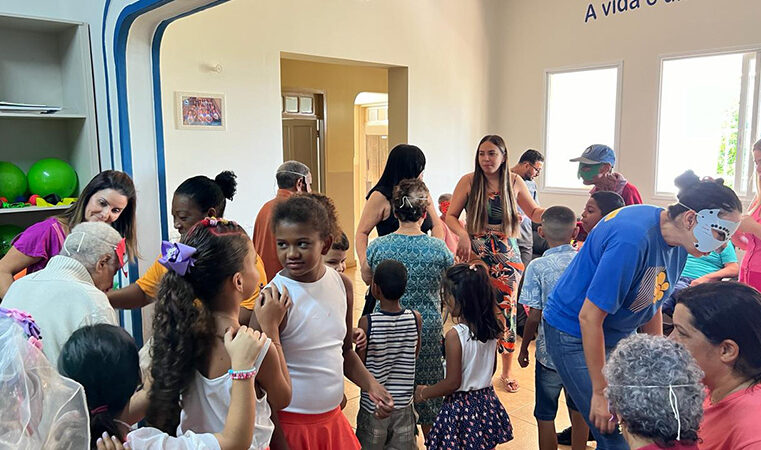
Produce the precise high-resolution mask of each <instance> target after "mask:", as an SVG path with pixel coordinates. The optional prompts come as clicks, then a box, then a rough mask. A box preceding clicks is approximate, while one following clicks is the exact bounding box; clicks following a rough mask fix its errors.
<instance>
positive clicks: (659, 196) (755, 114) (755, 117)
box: [653, 45, 761, 204]
mask: <svg viewBox="0 0 761 450" xmlns="http://www.w3.org/2000/svg"><path fill="white" fill-rule="evenodd" d="M738 53H755V54H756V67H755V69H756V71H755V72H756V73H755V78H754V85H753V89H754V92H755V95H753V93H751V95H753V106H752V110H751V120H750V132H751V137H750V146H749V148H748V149H747V151H749V152H752V146H753V143H754V139H757V138H754V136H758V137H761V136H759V130H758V125H759V97H761V92H760V91H759V87H760V86H761V79H760V77H761V46H760V45H755V46H746V47H732V48H724V49H713V50H704V51H698V52H690V53H679V54H668V55H661V56H660V67H659V80H658V112H657V115H656V118H655V126H656V133H655V153H654V160H653V167H655V178H654V179H653V192H654V193H655V194H654V195H653V197H654V198H655V199H656V200H674V196H675V194H674V193H673V192H664V191H659V190H658V176H659V171H660V167H659V164H658V161H659V157H660V151H661V149H660V143H661V108H662V105H661V102H662V100H663V95H662V93H663V65H664V63H665V62H667V61H677V60H684V59H690V58H703V57H707V56H719V55H731V54H738ZM747 64H748V60H747V59H743V73H742V78H741V81H740V82H741V83H742V85H741V86H740V105H739V112H738V117H737V119H738V120H737V123H738V127H739V129H738V130H737V142H738V145H740V143H741V142H743V141H744V140H745V137H746V136H745V127H743V126H742V125H741V124H743V123H745V119H746V113H747V110H748V108H747V106H748V104H747V102H748V90H747V87H748V79H747V71H746V70H745V66H746V65H747ZM748 157H749V156H748V154H747V153H745V150H743V154H742V155H737V157H736V158H735V180H734V186H735V187H737V186H739V185H740V184H741V183H740V181H741V180H742V178H741V177H742V163H743V159H744V158H748ZM685 169H686V168H685ZM754 171H755V169H754V165H753V164H749V165H748V173H747V174H746V176H747V179H748V185H747V186H745V190H746V192H747V193H746V194H745V195H739V194H738V197H739V198H740V200H741V201H742V202H743V203H745V204H747V203H749V202H751V201H752V200H753V198H754V197H755V194H754V193H753V190H754V186H753V184H754V183H755V176H754V175H753V172H754Z"/></svg>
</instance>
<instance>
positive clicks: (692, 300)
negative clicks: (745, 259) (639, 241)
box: [671, 281, 761, 450]
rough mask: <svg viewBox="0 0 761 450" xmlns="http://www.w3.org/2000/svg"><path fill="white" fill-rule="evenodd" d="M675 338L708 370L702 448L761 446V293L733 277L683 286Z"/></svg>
mask: <svg viewBox="0 0 761 450" xmlns="http://www.w3.org/2000/svg"><path fill="white" fill-rule="evenodd" d="M671 336H673V337H674V339H675V340H676V341H678V342H680V343H681V344H683V345H684V346H685V347H687V349H688V350H689V351H690V353H691V354H692V356H693V357H694V358H695V359H696V360H697V362H698V365H699V366H700V368H701V369H702V370H703V372H705V378H703V383H704V384H705V385H706V388H707V389H708V392H707V394H708V395H707V396H706V399H705V402H704V403H703V422H702V423H701V424H700V431H699V433H698V434H699V436H700V444H699V447H700V448H701V450H703V449H705V450H714V449H715V450H719V449H732V450H759V449H761V426H759V424H761V384H759V382H761V293H759V292H758V291H756V290H755V289H752V288H750V287H748V286H747V285H745V284H742V283H736V282H732V281H727V282H721V283H705V284H700V285H698V286H695V287H691V288H687V289H684V290H683V291H680V292H679V293H678V294H677V295H676V308H675V309H674V332H673V333H672V334H671Z"/></svg>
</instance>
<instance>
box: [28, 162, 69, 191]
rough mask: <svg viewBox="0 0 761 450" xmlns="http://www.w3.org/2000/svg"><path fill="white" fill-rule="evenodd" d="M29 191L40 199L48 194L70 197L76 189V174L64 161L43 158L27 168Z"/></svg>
mask: <svg viewBox="0 0 761 450" xmlns="http://www.w3.org/2000/svg"><path fill="white" fill-rule="evenodd" d="M27 179H28V181H29V191H30V192H31V193H32V194H37V195H39V196H40V197H45V196H47V195H50V194H57V195H58V196H60V197H62V198H64V197H71V195H72V194H73V193H74V191H75V190H76V189H77V172H75V171H74V168H72V167H71V165H69V163H67V162H66V161H62V160H60V159H58V158H45V159H41V160H39V161H37V162H36V163H34V164H33V165H32V167H30V168H29V173H28V174H27Z"/></svg>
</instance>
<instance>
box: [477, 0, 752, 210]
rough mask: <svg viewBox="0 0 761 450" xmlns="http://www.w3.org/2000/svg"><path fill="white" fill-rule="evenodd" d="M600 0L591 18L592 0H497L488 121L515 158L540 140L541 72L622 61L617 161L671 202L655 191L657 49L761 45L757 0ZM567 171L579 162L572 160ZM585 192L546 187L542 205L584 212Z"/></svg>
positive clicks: (662, 52)
mask: <svg viewBox="0 0 761 450" xmlns="http://www.w3.org/2000/svg"><path fill="white" fill-rule="evenodd" d="M594 3H595V6H596V8H597V13H598V19H597V20H596V21H590V22H589V23H587V24H585V23H584V17H585V13H586V8H587V5H588V2H587V1H586V0H584V1H582V0H532V1H524V0H507V1H505V2H503V3H501V9H500V12H499V14H498V15H499V18H500V22H501V26H500V32H499V33H497V34H496V35H495V36H494V39H495V41H494V42H495V47H494V48H493V49H492V55H493V58H494V60H495V61H498V62H499V63H500V66H499V67H498V68H497V69H496V70H497V72H498V73H499V75H498V79H497V80H496V83H495V84H493V85H492V89H493V90H496V92H498V98H499V101H497V102H495V103H494V105H495V108H494V109H493V110H492V112H493V117H494V121H492V122H491V125H492V127H493V129H494V130H495V131H496V132H498V133H502V134H503V136H504V137H505V138H506V140H507V142H508V145H509V147H510V148H511V156H513V158H515V157H517V156H519V155H520V154H521V152H522V151H523V150H524V149H526V148H528V147H533V148H537V149H542V145H543V135H542V134H543V126H544V94H545V93H544V90H545V87H544V86H545V78H544V71H545V70H547V69H556V68H563V67H580V66H584V65H594V64H600V63H616V62H619V61H623V89H622V92H623V94H622V98H621V101H622V104H621V128H620V134H619V142H620V145H619V147H618V148H617V149H616V150H617V154H618V162H617V165H618V168H619V169H620V171H621V172H622V173H623V174H624V175H626V176H627V177H628V178H629V179H630V180H631V181H632V182H634V183H635V184H636V185H637V187H638V188H639V190H640V193H641V194H642V197H643V200H644V201H645V202H647V203H658V204H664V203H668V202H669V200H668V199H657V198H655V197H654V192H655V169H654V164H655V158H656V154H655V151H656V150H655V144H656V140H657V139H656V138H657V137H656V127H657V121H658V117H657V114H658V97H659V80H660V74H659V71H660V57H661V56H666V55H669V56H670V55H679V54H689V53H694V52H701V51H704V50H721V49H726V48H733V47H743V46H753V45H757V46H758V45H761V33H759V31H758V30H759V28H758V19H759V17H761V1H758V0H721V1H716V0H689V1H686V0H682V1H681V2H674V3H670V4H667V3H665V0H658V2H657V3H656V5H655V6H652V7H648V6H641V7H640V8H639V9H637V10H633V11H627V12H624V13H617V14H616V15H615V16H613V15H611V16H609V17H604V16H603V15H602V14H601V10H600V8H599V6H600V2H594ZM605 3H606V4H607V2H605ZM640 3H641V4H642V5H646V2H645V0H642V1H641V2H640ZM696 94H697V93H696ZM590 95H593V93H590ZM590 144H591V143H590ZM582 150H583V149H579V153H581V151H582ZM687 168H689V164H687V163H686V164H685V169H687ZM568 170H576V168H575V167H574V166H572V165H570V163H569V166H568ZM586 198H587V197H586V195H585V194H582V195H557V194H555V195H552V194H548V193H544V194H540V200H541V201H542V203H543V204H545V205H550V204H567V205H569V206H571V207H573V208H574V210H576V211H579V212H580V211H581V209H582V207H583V205H584V202H585V201H586Z"/></svg>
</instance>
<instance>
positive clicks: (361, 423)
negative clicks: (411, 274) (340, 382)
mask: <svg viewBox="0 0 761 450" xmlns="http://www.w3.org/2000/svg"><path fill="white" fill-rule="evenodd" d="M406 287H407V269H406V268H405V267H404V265H403V264H402V263H400V262H398V261H393V260H385V261H382V262H381V263H380V264H378V267H376V269H375V272H374V273H373V281H372V285H371V286H370V289H371V290H372V294H373V296H374V297H375V298H376V299H378V300H380V311H379V312H375V313H372V314H368V315H365V316H362V318H361V319H359V327H360V328H362V329H363V330H364V331H365V333H366V334H367V346H366V347H365V348H364V349H361V350H358V351H357V353H358V354H359V357H360V358H361V359H362V362H363V363H365V367H367V370H368V371H369V372H370V374H372V376H373V377H375V379H376V380H378V382H379V383H380V384H382V385H383V386H384V387H385V388H386V389H387V390H388V392H389V393H390V394H391V397H393V399H394V411H393V412H392V413H391V416H389V417H387V418H385V419H378V418H377V417H376V416H375V414H374V412H375V404H374V403H373V401H372V400H371V399H370V396H369V394H368V393H367V392H364V391H363V392H362V394H361V399H360V408H359V413H358V414H357V438H358V439H359V442H360V444H362V448H363V449H407V448H416V437H415V429H416V425H415V423H416V418H415V409H414V407H413V405H412V394H413V392H414V389H415V359H416V358H417V355H418V352H419V351H420V328H421V326H422V319H421V317H420V313H419V312H417V311H414V310H411V309H405V308H403V307H402V306H401V305H400V304H399V299H400V298H402V295H404V291H405V289H406Z"/></svg>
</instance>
